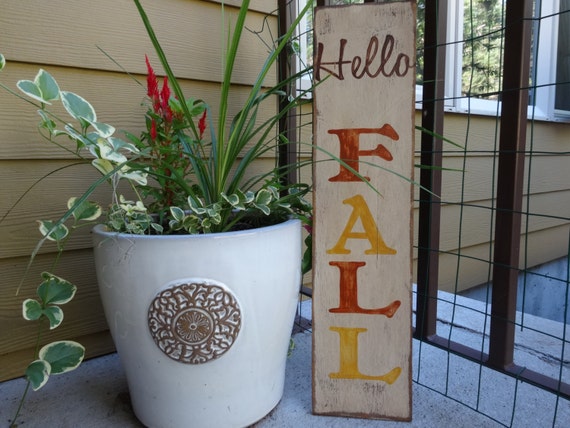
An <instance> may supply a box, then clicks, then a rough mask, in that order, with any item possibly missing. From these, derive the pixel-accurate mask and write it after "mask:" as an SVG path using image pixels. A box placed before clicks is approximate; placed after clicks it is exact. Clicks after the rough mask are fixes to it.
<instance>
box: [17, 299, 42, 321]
mask: <svg viewBox="0 0 570 428" xmlns="http://www.w3.org/2000/svg"><path fill="white" fill-rule="evenodd" d="M22 316H23V317H24V319H25V320H28V321H35V320H37V319H39V318H40V317H41V316H42V305H41V304H40V302H38V301H37V300H34V299H26V300H24V301H23V302H22Z"/></svg>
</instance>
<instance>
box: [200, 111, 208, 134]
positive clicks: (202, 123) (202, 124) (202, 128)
mask: <svg viewBox="0 0 570 428" xmlns="http://www.w3.org/2000/svg"><path fill="white" fill-rule="evenodd" d="M207 112H208V110H204V113H203V114H202V117H201V118H200V120H199V122H198V129H199V130H200V140H201V139H202V135H204V131H205V130H206V113H207Z"/></svg>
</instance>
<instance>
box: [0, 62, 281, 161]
mask: <svg viewBox="0 0 570 428" xmlns="http://www.w3.org/2000/svg"><path fill="white" fill-rule="evenodd" d="M45 68H46V70H48V72H50V74H52V75H53V76H54V78H55V79H56V80H57V81H58V83H59V85H60V88H61V89H63V90H69V91H71V92H75V93H77V94H79V95H81V96H82V97H84V98H85V99H87V100H88V101H89V102H90V103H91V104H92V105H93V107H94V108H95V111H96V112H97V115H98V120H99V121H101V122H106V123H109V124H111V125H113V126H114V127H115V128H117V130H118V131H117V136H121V130H126V131H129V132H131V133H133V134H135V135H139V133H140V131H141V130H143V129H144V126H145V125H144V123H145V122H144V113H145V111H146V108H145V107H144V106H142V105H141V103H143V102H145V95H146V89H145V86H139V85H138V84H137V83H136V82H135V81H133V80H132V79H131V78H130V77H129V76H127V75H125V74H123V73H101V72H94V71H87V70H75V69H71V68H61V67H45ZM37 71H38V67H37V66H35V65H26V64H19V63H9V64H8V65H7V67H6V69H5V70H4V71H3V72H2V74H1V75H0V79H1V81H2V82H3V83H4V84H6V85H8V86H9V87H11V88H15V87H16V82H17V81H18V80H19V79H30V80H31V79H33V78H34V76H35V75H36V73H37ZM136 78H137V80H138V81H139V82H141V83H142V84H143V85H146V82H145V79H146V76H136ZM181 84H182V89H183V90H184V94H185V96H186V97H187V98H195V99H202V100H204V101H206V102H207V103H209V105H210V108H211V109H212V111H213V113H216V112H217V111H218V109H219V84H216V83H207V82H196V81H183V82H181ZM249 91H250V89H249V87H247V86H235V87H234V88H233V89H232V92H231V96H230V104H229V107H228V109H229V112H228V114H229V118H233V117H234V116H235V115H236V114H237V113H238V112H239V111H240V110H241V109H242V108H243V105H244V104H245V102H246V100H247V97H248V96H249ZM264 105H265V108H262V110H261V111H260V112H259V117H258V118H257V121H256V123H257V124H261V123H263V122H264V121H266V120H267V119H268V118H269V117H270V116H271V115H272V114H274V111H275V110H273V107H274V106H276V103H275V104H274V103H273V102H272V100H270V99H268V100H267V101H265V103H264ZM58 107H59V106H58ZM61 118H62V119H65V120H67V118H68V116H67V114H66V113H65V112H61ZM213 119H214V121H213V123H214V126H217V122H216V118H213ZM38 123H39V116H38V115H37V113H36V109H35V108H34V107H33V106H31V105H30V104H28V103H26V102H23V101H22V100H19V99H17V98H16V97H15V96H13V95H11V94H8V93H6V92H5V91H0V159H32V158H34V159H39V158H44V159H45V158H57V159H61V158H74V156H73V154H66V153H65V152H63V151H62V150H59V149H57V148H56V147H54V146H52V145H50V144H48V143H47V142H46V141H45V140H43V139H42V138H41V136H40V135H39V134H38V129H37V127H36V125H37V124H38ZM228 126H229V124H228ZM207 132H208V131H207ZM61 141H65V140H61ZM68 147H69V148H70V149H72V150H73V149H74V148H75V146H74V144H72V143H70V144H69V145H68ZM271 155H272V154H271V153H268V156H271Z"/></svg>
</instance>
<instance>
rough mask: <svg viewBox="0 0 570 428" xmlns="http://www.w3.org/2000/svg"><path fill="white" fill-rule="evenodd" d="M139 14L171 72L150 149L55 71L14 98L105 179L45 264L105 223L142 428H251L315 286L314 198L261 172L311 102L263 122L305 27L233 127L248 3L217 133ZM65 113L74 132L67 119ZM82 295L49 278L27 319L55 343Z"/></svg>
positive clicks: (151, 77) (276, 385) (116, 333)
mask: <svg viewBox="0 0 570 428" xmlns="http://www.w3.org/2000/svg"><path fill="white" fill-rule="evenodd" d="M134 3H135V5H136V7H137V9H138V11H139V13H140V16H141V18H142V20H143V22H144V25H145V28H146V29H147V32H148V35H149V37H150V39H151V41H152V43H153V45H154V47H155V49H156V53H157V54H158V57H159V58H160V61H161V65H162V67H163V68H164V70H165V72H166V77H165V78H164V79H163V80H162V83H160V79H158V78H157V76H156V75H155V73H154V70H153V68H152V66H151V64H150V62H149V61H148V59H147V67H148V78H147V95H148V99H149V104H150V105H149V108H148V111H147V114H146V116H145V119H146V130H145V131H144V132H143V133H142V134H141V135H140V136H134V135H132V134H129V133H126V134H125V136H123V137H120V136H118V135H119V133H118V132H116V130H115V128H114V127H113V126H111V125H109V124H106V123H101V122H98V120H97V115H96V112H95V109H94V108H93V106H92V105H91V104H90V103H89V102H88V101H87V100H85V99H84V98H82V97H81V96H79V95H77V94H75V93H72V92H69V91H64V90H62V89H60V87H59V85H58V83H57V82H56V80H55V79H54V78H53V77H52V76H51V75H50V74H49V73H48V72H46V71H44V70H40V71H39V72H38V74H37V75H36V77H35V79H34V80H21V81H19V82H18V84H17V86H18V89H19V90H20V91H21V93H23V95H21V94H19V93H17V92H16V91H12V90H10V89H9V88H8V87H7V86H5V85H2V87H3V88H4V89H8V90H9V91H10V92H12V93H14V94H16V95H17V96H18V97H20V98H24V99H26V100H27V101H28V102H31V103H32V104H34V105H35V106H36V107H37V108H38V112H39V114H40V117H41V124H40V130H41V132H42V135H43V136H44V137H45V138H46V139H47V140H48V141H50V142H52V143H54V144H59V143H58V141H59V138H64V139H71V140H73V141H74V142H75V143H76V144H77V152H76V154H77V155H78V157H79V158H80V159H82V160H84V161H86V162H90V163H91V164H92V165H93V166H94V167H95V168H96V169H97V170H98V171H99V172H100V173H101V175H100V178H99V179H98V180H96V181H95V182H94V183H93V184H92V185H91V186H90V187H89V189H88V190H87V192H85V194H83V195H81V196H79V197H73V198H71V199H69V202H68V210H67V211H66V213H65V214H64V215H63V216H62V217H61V218H60V219H58V220H57V221H40V222H39V223H40V231H41V233H42V235H43V238H42V239H41V240H40V242H39V243H38V246H37V247H36V249H35V250H34V253H33V254H32V260H33V257H34V255H35V254H36V253H37V250H38V249H39V247H40V246H41V245H43V244H44V243H45V242H46V241H55V242H56V243H57V245H58V248H59V250H60V251H61V250H62V249H63V246H64V244H65V241H66V239H67V238H68V236H69V233H70V229H73V228H74V227H75V226H76V224H78V223H81V222H83V223H87V224H93V223H96V222H99V218H100V217H101V216H102V215H103V214H104V218H105V220H104V221H103V222H102V223H101V224H100V225H97V226H95V227H94V229H93V241H94V255H95V261H96V269H97V277H98V283H99V289H100V294H101V299H102V302H103V305H104V309H105V314H106V318H107V321H108V324H109V328H110V330H111V333H112V336H113V339H114V341H115V345H116V348H117V351H118V353H119V356H120V358H121V361H122V364H123V366H124V369H125V372H126V375H127V380H128V384H129V390H130V394H131V400H132V404H133V408H134V411H135V413H136V415H137V416H138V418H139V419H140V420H141V421H142V422H143V423H144V424H145V425H148V426H152V427H161V426H164V427H177V426H189V424H190V425H191V426H197V427H198V426H224V427H230V426H246V425H249V424H251V423H254V422H255V421H257V420H259V419H261V418H262V417H263V416H265V415H266V414H267V413H268V412H269V411H271V409H272V408H273V407H274V406H275V405H276V404H277V403H278V401H279V400H280V398H281V396H282V393H283V384H284V374H285V361H286V356H287V352H288V347H289V341H290V333H291V328H292V324H293V319H294V314H295V308H296V302H297V298H298V292H299V286H300V280H301V259H302V254H301V225H302V223H305V224H307V225H308V224H309V223H310V210H311V207H310V204H308V203H307V202H306V201H305V200H304V199H303V197H304V196H305V195H306V193H307V192H308V191H309V186H308V185H306V184H288V183H286V182H285V181H284V180H283V177H284V175H285V174H286V173H287V172H288V171H287V170H286V169H287V168H282V167H281V168H279V167H275V168H272V169H271V170H269V171H266V172H263V173H261V174H258V175H253V176H252V174H251V172H250V169H251V165H252V163H253V162H254V161H255V160H256V159H258V158H259V157H260V156H262V155H264V154H266V153H268V152H270V151H272V150H274V149H275V148H276V146H277V145H279V144H285V143H286V141H283V140H282V139H281V138H277V139H276V138H275V135H274V130H275V125H276V124H277V122H278V120H279V119H280V118H281V117H282V116H284V115H285V114H286V113H287V111H288V110H290V109H291V108H293V107H295V106H297V105H298V104H299V102H300V98H295V99H292V100H290V102H289V104H288V105H287V106H286V107H284V108H282V109H280V110H279V111H278V112H276V113H275V114H273V115H272V116H271V117H270V118H269V119H266V120H265V119H264V120H262V121H261V123H259V122H260V120H258V116H257V113H258V111H259V110H260V109H262V108H264V105H265V104H266V102H267V101H270V102H271V100H273V101H274V100H275V95H281V94H282V93H283V90H284V88H285V86H286V85H287V84H288V83H289V82H280V83H278V84H277V85H276V86H275V87H273V88H269V89H268V88H263V86H262V85H263V83H264V80H265V77H266V75H267V74H268V73H269V72H270V71H271V70H272V69H273V67H272V66H273V65H274V64H275V62H276V60H277V57H278V55H279V53H280V52H281V51H282V50H283V49H285V48H286V47H287V46H288V45H289V43H290V41H291V38H292V36H293V32H294V28H295V26H296V22H295V23H294V24H293V25H292V26H291V28H290V29H289V30H288V31H287V33H286V34H285V36H284V37H283V38H281V39H280V40H278V42H277V43H276V45H275V47H274V49H273V50H272V51H271V53H270V54H269V57H268V59H267V61H266V62H265V64H264V66H263V68H262V70H261V71H260V73H259V76H258V78H257V80H256V81H255V83H254V85H253V87H252V89H251V92H250V94H249V97H248V99H247V100H246V102H245V104H244V106H243V108H242V109H241V111H240V112H239V113H238V114H237V115H236V116H235V117H234V118H231V119H230V118H229V117H228V111H227V107H228V99H229V97H230V84H231V77H232V70H233V66H234V63H235V60H236V55H237V52H238V47H239V42H240V36H241V33H242V31H243V29H244V25H245V18H246V15H247V12H248V6H249V1H248V0H244V1H243V2H242V4H241V7H240V11H239V15H238V17H237V21H236V22H235V24H234V28H233V32H232V35H231V38H230V39H229V43H228V47H227V51H226V54H225V66H224V67H225V68H224V77H223V82H222V84H221V88H220V103H219V105H220V108H219V112H218V114H217V117H216V120H217V123H218V124H217V127H216V128H214V121H213V120H212V116H213V114H212V112H211V110H210V108H209V106H208V104H207V103H206V102H204V101H202V100H195V99H192V98H186V97H185V95H184V94H183V92H182V89H181V87H180V85H179V84H178V81H177V80H176V77H175V75H174V73H173V72H172V70H171V68H170V66H169V63H168V61H167V59H166V57H165V55H164V52H163V50H162V48H161V46H160V43H159V41H158V39H157V37H156V36H155V34H154V31H153V29H152V26H151V23H150V21H149V19H148V17H147V15H146V13H145V11H144V9H143V8H142V6H141V5H140V2H139V1H138V0H134ZM308 7H309V6H307V8H308ZM307 8H306V9H305V11H306V10H307ZM303 13H304V11H303ZM301 16H302V13H301V14H300V15H299V19H300V17H301ZM4 66H5V60H4V58H3V57H2V56H1V55H0V69H1V68H3V67H4ZM56 102H61V103H62V105H63V107H64V109H65V111H66V112H67V113H68V114H69V116H70V118H67V117H66V118H63V119H62V118H60V117H58V116H57V115H56V114H55V113H53V112H52V110H51V109H50V106H51V104H52V103H56ZM61 147H62V148H64V149H65V147H64V146H61ZM298 166H299V164H296V165H291V166H290V168H296V167H298ZM107 184H110V189H111V192H112V201H113V202H112V204H111V205H110V206H109V207H105V206H102V205H101V204H100V203H98V202H96V201H91V199H90V198H91V195H92V193H93V191H94V189H95V188H97V187H99V186H101V185H107ZM125 184H126V186H124V185H125ZM125 189H126V190H125ZM123 190H124V191H125V193H123ZM70 221H72V222H73V226H71V227H69V222H70ZM74 294H75V286H73V285H72V284H70V283H69V282H67V281H66V280H64V279H62V278H59V277H58V276H57V275H55V274H53V273H47V272H46V273H44V274H43V281H42V284H41V285H40V286H39V287H38V298H37V299H27V300H26V301H25V302H24V303H23V313H24V317H25V318H26V319H30V320H37V319H48V320H49V323H50V328H55V327H57V326H58V325H59V324H60V323H61V320H62V318H63V312H62V310H61V308H60V306H61V305H62V304H64V303H66V302H68V301H69V300H71V299H72V298H73V295H74ZM83 355H84V349H83V347H82V346H81V345H80V344H77V343H75V342H71V341H59V342H55V343H52V344H48V345H46V346H44V347H43V348H42V349H41V350H40V351H39V352H38V355H36V358H35V360H34V361H33V362H32V363H31V364H30V366H29V367H28V369H27V371H26V377H27V379H28V382H29V383H28V386H30V385H31V386H32V388H34V389H38V388H40V387H41V386H42V385H44V384H45V382H46V381H47V380H48V378H49V375H50V374H57V373H63V372H66V371H69V370H72V369H74V368H75V367H77V366H78V365H79V364H80V362H81V360H82V359H83ZM26 391H27V389H26ZM24 395H25V394H24ZM18 412H19V410H18ZM16 417H17V415H16Z"/></svg>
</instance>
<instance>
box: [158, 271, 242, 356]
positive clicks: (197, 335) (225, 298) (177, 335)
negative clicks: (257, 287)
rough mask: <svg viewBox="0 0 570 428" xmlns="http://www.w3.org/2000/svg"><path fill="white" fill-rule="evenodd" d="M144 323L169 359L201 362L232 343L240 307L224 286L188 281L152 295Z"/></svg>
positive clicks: (239, 322) (238, 328) (227, 347)
mask: <svg viewBox="0 0 570 428" xmlns="http://www.w3.org/2000/svg"><path fill="white" fill-rule="evenodd" d="M148 326H149V329H150V333H151V335H152V338H153V339H154V342H155V343H156V345H157V346H158V348H159V349H160V350H161V351H162V352H164V353H165V354H166V355H167V356H168V357H170V358H172V359H173V360H176V361H179V362H181V363H186V364H202V363H206V362H208V361H210V360H213V359H216V358H219V357H221V356H222V355H223V354H224V353H225V352H227V351H228V350H229V349H230V348H231V346H232V345H233V344H234V342H235V340H236V338H237V336H238V334H239V331H240V327H241V310H240V307H239V304H238V302H237V299H236V298H235V296H234V295H233V294H232V293H231V292H230V291H229V290H228V289H227V288H226V287H224V286H222V285H216V284H211V283H210V282H203V283H202V282H199V281H195V282H189V283H182V284H177V285H175V286H172V287H170V288H167V289H166V290H163V291H162V292H160V293H159V294H157V295H156V297H155V298H154V300H153V301H152V303H151V304H150V307H149V311H148Z"/></svg>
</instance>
